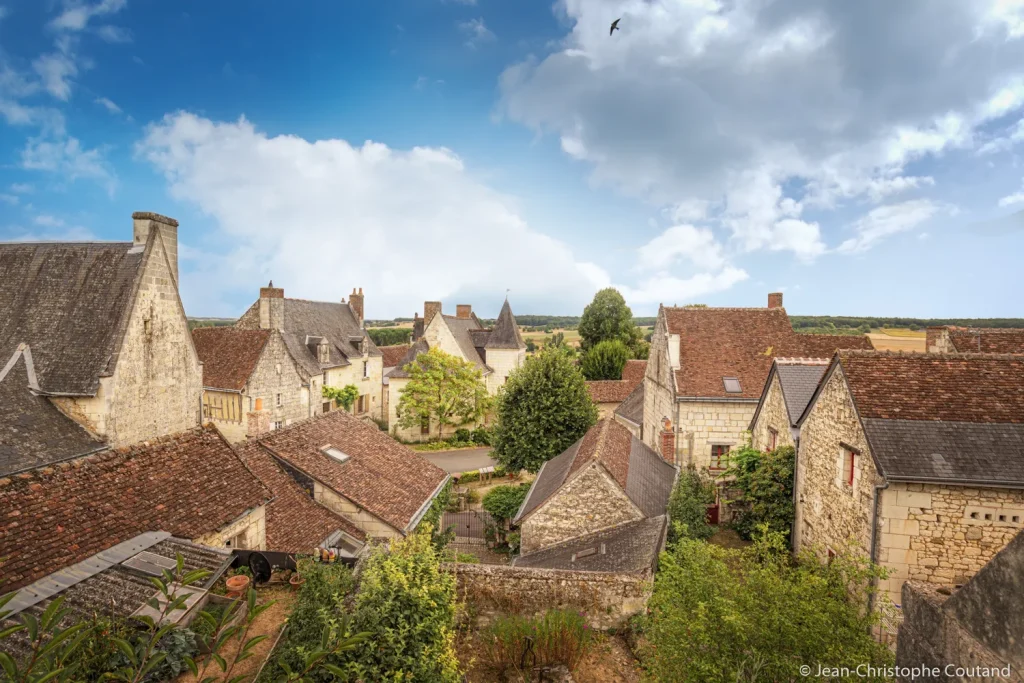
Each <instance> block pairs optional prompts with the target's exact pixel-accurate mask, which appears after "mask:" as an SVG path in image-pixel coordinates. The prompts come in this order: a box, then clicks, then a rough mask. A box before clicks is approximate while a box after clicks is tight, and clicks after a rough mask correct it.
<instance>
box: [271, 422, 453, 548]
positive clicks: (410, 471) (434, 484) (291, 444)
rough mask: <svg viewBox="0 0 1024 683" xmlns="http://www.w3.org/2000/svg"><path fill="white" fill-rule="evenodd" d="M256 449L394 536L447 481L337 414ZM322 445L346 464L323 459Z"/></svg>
mask: <svg viewBox="0 0 1024 683" xmlns="http://www.w3.org/2000/svg"><path fill="white" fill-rule="evenodd" d="M259 443H260V444H262V445H263V446H264V447H266V448H267V449H268V450H270V451H271V452H272V453H273V454H274V455H275V456H277V457H278V458H279V459H280V460H283V461H284V462H286V463H287V464H288V465H290V466H292V467H295V468H296V469H298V470H300V471H301V472H303V473H305V474H306V475H308V476H310V477H313V478H314V479H317V480H318V481H320V482H321V483H323V484H324V485H326V486H327V487H329V488H331V489H333V490H334V491H337V492H338V493H339V494H341V495H342V496H344V497H345V498H348V499H349V500H351V501H352V502H353V503H355V504H356V505H358V506H359V507H361V508H363V509H365V510H367V511H369V512H370V513H372V514H373V515H375V516H377V517H379V518H380V519H382V520H384V521H385V522H387V523H388V524H390V525H391V526H392V527H394V528H395V529H397V530H399V531H405V530H406V529H407V527H408V526H409V525H410V523H412V522H413V521H415V519H416V516H417V514H418V513H420V512H421V511H422V510H423V509H424V507H425V506H426V504H427V503H429V502H430V501H431V500H432V498H433V496H434V494H435V493H436V492H437V490H438V487H439V486H440V485H441V484H442V483H443V482H444V481H445V479H446V478H447V476H448V475H447V473H446V472H445V471H444V470H442V469H441V468H439V467H437V466H435V465H433V464H431V463H430V462H428V461H427V460H426V459H424V458H422V457H420V455H419V454H418V453H416V451H414V450H412V449H410V448H407V447H405V446H403V445H402V444H400V443H398V442H397V441H395V440H394V439H392V438H391V437H390V436H388V435H387V434H386V433H385V432H382V431H381V430H380V429H378V428H377V426H376V425H374V424H372V423H367V422H365V421H363V420H360V419H358V418H356V417H354V416H352V415H349V414H348V413H346V412H344V411H340V410H339V411H334V412H331V413H328V414H327V415H322V416H318V417H314V418H311V419H309V420H304V421H302V422H298V423H296V424H293V425H291V426H289V427H285V428H284V429H278V430H275V431H273V432H270V434H268V435H267V436H264V437H262V438H260V439H259ZM328 444H329V445H331V446H333V447H334V448H336V449H338V450H340V451H341V452H342V453H344V454H346V455H348V456H349V459H348V460H347V461H346V462H344V463H341V462H338V461H337V460H335V459H333V458H331V457H330V456H328V455H326V454H325V453H323V452H322V450H321V449H322V448H323V447H324V446H326V445H328Z"/></svg>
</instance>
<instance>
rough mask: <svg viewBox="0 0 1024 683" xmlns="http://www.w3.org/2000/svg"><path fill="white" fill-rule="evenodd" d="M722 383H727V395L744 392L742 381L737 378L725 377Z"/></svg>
mask: <svg viewBox="0 0 1024 683" xmlns="http://www.w3.org/2000/svg"><path fill="white" fill-rule="evenodd" d="M722 382H724V383H725V393H727V394H739V393H742V392H743V389H741V388H740V381H739V380H738V379H736V378H735V377H723V378H722Z"/></svg>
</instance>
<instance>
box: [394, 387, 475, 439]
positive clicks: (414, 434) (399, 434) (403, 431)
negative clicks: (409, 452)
mask: <svg viewBox="0 0 1024 683" xmlns="http://www.w3.org/2000/svg"><path fill="white" fill-rule="evenodd" d="M408 383H409V378H408V377H391V378H389V379H388V386H387V390H388V401H387V404H388V413H387V415H388V434H391V435H392V436H394V437H395V438H397V439H399V440H401V441H404V442H419V441H431V440H435V439H437V438H438V431H437V420H435V419H433V418H431V419H430V433H429V434H422V433H420V426H419V425H418V424H417V425H414V426H412V427H399V426H398V404H399V402H400V401H401V400H402V390H403V389H404V388H405V386H406V385H407V384H408ZM485 422H486V418H485V419H484V420H481V421H479V422H477V423H474V424H469V425H464V426H462V427H453V426H451V425H448V426H446V427H445V428H444V430H443V431H442V432H441V438H445V439H446V438H448V437H450V436H452V435H453V434H455V430H457V429H476V427H478V426H480V425H482V424H484V423H485Z"/></svg>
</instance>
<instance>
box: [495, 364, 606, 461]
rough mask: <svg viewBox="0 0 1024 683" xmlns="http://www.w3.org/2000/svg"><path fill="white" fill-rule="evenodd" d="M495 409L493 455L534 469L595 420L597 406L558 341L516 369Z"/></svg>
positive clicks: (499, 395) (575, 437) (565, 445)
mask: <svg viewBox="0 0 1024 683" xmlns="http://www.w3.org/2000/svg"><path fill="white" fill-rule="evenodd" d="M496 415H497V423H496V424H495V428H494V457H495V458H497V460H498V462H499V463H500V464H501V466H502V467H504V468H505V469H506V470H507V471H510V472H514V471H518V470H522V469H525V470H529V471H530V472H536V471H537V470H539V469H540V467H541V465H543V464H544V463H545V462H546V461H548V460H550V459H551V458H553V457H555V456H556V455H558V454H559V453H561V452H562V451H564V450H565V449H566V448H568V447H569V446H571V445H572V443H573V442H574V441H576V440H577V439H579V438H580V437H582V436H583V435H584V434H585V433H586V432H587V430H588V429H589V428H590V427H592V426H593V425H594V423H596V422H597V406H596V405H594V402H593V401H592V400H590V395H589V394H588V393H587V385H586V380H584V379H583V374H582V373H581V372H580V370H579V368H577V367H576V364H575V363H574V362H573V361H572V359H571V358H570V357H569V356H568V355H567V354H566V353H565V352H564V351H562V350H560V349H559V348H557V347H554V348H545V349H544V350H543V351H541V352H540V353H539V354H537V355H535V356H531V357H529V358H527V359H526V363H525V364H523V366H522V367H520V368H518V369H516V370H514V371H512V374H510V375H509V376H508V380H507V381H506V382H505V386H504V387H502V388H501V391H500V392H499V393H498V405H497V410H496Z"/></svg>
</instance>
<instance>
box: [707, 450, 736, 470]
mask: <svg viewBox="0 0 1024 683" xmlns="http://www.w3.org/2000/svg"><path fill="white" fill-rule="evenodd" d="M730 448H732V447H731V446H727V445H724V444H714V445H712V446H711V465H710V466H709V467H710V469H713V470H724V469H725V468H726V466H727V465H728V464H729V449H730Z"/></svg>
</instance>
